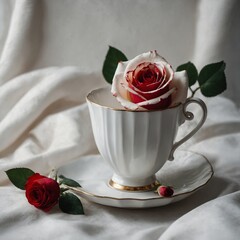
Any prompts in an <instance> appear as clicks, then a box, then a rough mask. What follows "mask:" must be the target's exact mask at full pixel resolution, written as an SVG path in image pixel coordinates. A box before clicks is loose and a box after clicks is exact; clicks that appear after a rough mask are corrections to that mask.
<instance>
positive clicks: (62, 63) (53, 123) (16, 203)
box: [0, 0, 240, 240]
mask: <svg viewBox="0 0 240 240" xmlns="http://www.w3.org/2000/svg"><path fill="white" fill-rule="evenodd" d="M238 6H239V2H237V1H234V0H231V1H225V0H219V1H214V0H211V1H204V0H203V1H188V0H181V1H173V2H172V1H171V2H167V1H152V2H151V3H149V2H148V1H140V0H134V1H123V2H119V1H110V0H102V1H91V2H89V1H84V0H81V1H74V0H71V1H68V0H58V1H57V0H51V1H44V0H16V1H8V0H1V2H0V18H1V24H0V51H1V59H0V103H1V107H0V212H1V214H0V239H3V240H12V239H18V240H21V239H34V240H37V239H39V240H48V239H58V240H61V239H63V240H67V239H71V240H75V239H101V240H102V239H123V238H127V239H129V240H136V239H137V240H140V239H144V240H145V239H160V240H170V239H178V240H179V239H183V240H186V239H201V240H205V239H206V240H209V239H212V240H215V239H216V240H221V239H223V240H225V239H228V240H237V239H239V236H240V229H239V226H240V207H239V206H240V112H239V108H238V107H237V105H238V106H239V94H238V93H239V91H238V90H239V86H240V85H239V83H238V81H237V80H238V79H239V71H238V67H237V66H239V64H240V61H239V51H238V50H239V46H240V45H239V41H237V39H238V37H237V36H239V35H238V34H239V30H237V29H240V28H237V27H236V28H235V25H234V24H236V22H237V19H239V16H238V14H236V9H237V7H238ZM214 9H215V11H214ZM209 12H211V13H212V14H207V13H209ZM160 13H161V14H160ZM158 18H159V19H158ZM180 20H181V21H180ZM190 20H191V21H190ZM129 23H131V24H129ZM149 26H151V27H149ZM173 27H174V30H173ZM109 29H110V30H111V31H109ZM189 29H190V31H189ZM223 29H224V30H223ZM201 33H204V34H203V35H202V34H201ZM206 33H207V34H206ZM152 34H153V35H152ZM167 34H169V35H168V36H167V37H166V35H167ZM147 36H154V37H153V38H151V39H150V38H149V37H147ZM229 36H230V37H229ZM139 39H144V40H143V41H140V40H139ZM177 43H178V44H177ZM108 44H111V45H115V46H116V47H120V48H121V47H122V49H123V50H125V52H127V53H128V55H130V56H131V55H132V56H135V55H137V54H139V53H141V52H143V51H146V49H147V50H149V48H152V49H154V48H156V49H159V51H160V52H161V51H162V52H163V55H164V56H166V55H167V56H169V61H171V59H172V62H173V64H175V66H176V65H177V64H179V63H183V62H184V61H187V60H189V59H194V60H195V61H196V63H197V65H198V66H202V65H204V64H206V63H208V62H209V61H217V60H222V59H225V61H226V62H227V79H228V91H227V92H226V94H225V96H227V97H229V98H226V97H224V96H218V97H216V98H211V99H206V98H203V97H202V96H201V94H199V95H198V96H199V97H201V98H203V99H204V101H205V102H206V104H207V106H208V112H209V114H208V118H207V121H206V123H205V124H204V126H203V128H202V129H201V130H200V131H199V132H198V133H197V134H196V135H195V136H194V137H193V138H192V139H191V140H190V141H188V142H187V143H185V144H184V146H182V148H184V149H188V150H192V151H195V152H199V153H201V154H203V155H205V156H206V157H207V158H208V160H209V161H210V163H211V164H212V165H213V168H214V171H215V174H214V177H213V178H212V180H211V181H210V182H209V183H208V184H207V185H206V186H205V187H204V188H202V189H200V190H199V191H197V192H196V193H195V194H193V195H192V196H190V197H189V198H187V199H184V200H183V201H181V202H177V203H174V204H171V205H168V206H164V207H159V208H153V209H135V210H132V209H118V208H112V207H107V206H100V205H97V204H95V203H91V202H88V201H86V200H84V199H82V203H83V206H84V209H85V215H84V216H82V215H76V216H73V215H68V214H63V213H61V212H60V211H59V210H58V209H57V208H54V209H53V210H52V211H51V212H50V213H44V212H42V211H40V210H37V209H36V208H34V207H33V206H31V205H30V204H28V202H27V200H26V198H25V195H24V192H23V191H21V190H19V189H17V188H15V187H14V186H12V185H11V184H10V182H9V181H8V180H7V177H6V174H5V172H4V171H6V170H7V169H10V168H13V167H21V166H24V167H29V168H31V169H33V170H34V171H36V172H40V173H41V174H48V173H49V172H50V170H51V169H52V168H58V167H60V166H63V165H64V164H68V163H70V162H73V161H81V158H82V157H84V156H89V155H91V154H97V149H96V146H95V143H94V139H93V135H92V130H91V124H90V118H89V113H88V109H87V105H86V103H85V96H86V94H87V93H88V92H89V91H90V90H91V89H94V88H97V87H100V86H103V85H105V84H106V83H104V80H103V78H102V76H101V74H100V68H101V65H102V62H103V60H104V55H105V53H106V51H107V45H108ZM163 46H166V47H163ZM224 47H225V48H224ZM233 49H235V52H233V51H232V50H233ZM167 56H166V57H167ZM69 65H74V66H69ZM52 66H57V67H52ZM68 66H69V67H68ZM230 99H232V100H233V101H232V100H230ZM200 114H201V113H200V112H196V117H195V121H197V120H198V118H199V116H200ZM187 129H188V123H186V124H185V125H184V126H183V127H182V129H181V131H180V132H179V137H181V136H182V135H184V134H185V133H186V131H187ZM89 164H91V158H89ZM91 167H92V169H94V167H95V166H94V165H92V166H91Z"/></svg>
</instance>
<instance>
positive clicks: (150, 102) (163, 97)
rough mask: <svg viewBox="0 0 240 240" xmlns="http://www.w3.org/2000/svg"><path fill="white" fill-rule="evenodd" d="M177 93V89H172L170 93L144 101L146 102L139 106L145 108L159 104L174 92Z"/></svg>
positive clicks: (140, 103)
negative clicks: (145, 106)
mask: <svg viewBox="0 0 240 240" xmlns="http://www.w3.org/2000/svg"><path fill="white" fill-rule="evenodd" d="M175 91H176V88H171V89H170V90H169V91H168V92H166V93H164V94H163V95H161V96H159V97H156V98H153V99H150V100H147V101H144V102H139V103H137V105H139V106H144V105H152V104H157V103H159V102H160V101H161V100H162V99H166V98H168V97H169V96H170V95H171V94H172V93H173V92H175Z"/></svg>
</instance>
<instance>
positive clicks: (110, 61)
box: [102, 46, 127, 84]
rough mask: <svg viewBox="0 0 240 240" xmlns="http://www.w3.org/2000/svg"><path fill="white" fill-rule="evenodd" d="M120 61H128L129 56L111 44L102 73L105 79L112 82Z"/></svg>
mask: <svg viewBox="0 0 240 240" xmlns="http://www.w3.org/2000/svg"><path fill="white" fill-rule="evenodd" d="M120 61H127V57H126V56H125V55H124V54H123V53H122V52H121V51H120V50H118V49H116V48H114V47H111V46H109V49H108V52H107V55H106V58H105V61H104V63H103V68H102V73H103V76H104V78H105V80H106V81H107V82H108V83H110V84H112V79H113V76H114V73H115V71H116V68H117V65H118V63H119V62H120Z"/></svg>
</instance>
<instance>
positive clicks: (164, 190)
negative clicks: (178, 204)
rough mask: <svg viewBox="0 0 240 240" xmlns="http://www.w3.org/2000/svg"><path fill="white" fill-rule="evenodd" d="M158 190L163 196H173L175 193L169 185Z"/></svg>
mask: <svg viewBox="0 0 240 240" xmlns="http://www.w3.org/2000/svg"><path fill="white" fill-rule="evenodd" d="M157 192H158V194H159V195H161V196H163V197H171V196H172V195H173V193H174V191H173V189H172V188H171V187H169V186H160V187H159V188H158V189H157Z"/></svg>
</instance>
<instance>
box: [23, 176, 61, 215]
mask: <svg viewBox="0 0 240 240" xmlns="http://www.w3.org/2000/svg"><path fill="white" fill-rule="evenodd" d="M25 189H26V198H27V200H28V202H29V203H30V204H31V205H33V206H35V207H36V208H38V209H41V210H43V211H45V212H48V211H49V210H50V209H51V208H52V207H53V206H55V205H56V204H57V203H58V199H59V196H60V187H59V184H58V183H57V182H56V181H55V180H53V179H52V178H48V177H45V176H42V175H40V174H39V173H35V174H33V175H32V176H31V177H29V178H28V180H27V182H26V184H25Z"/></svg>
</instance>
